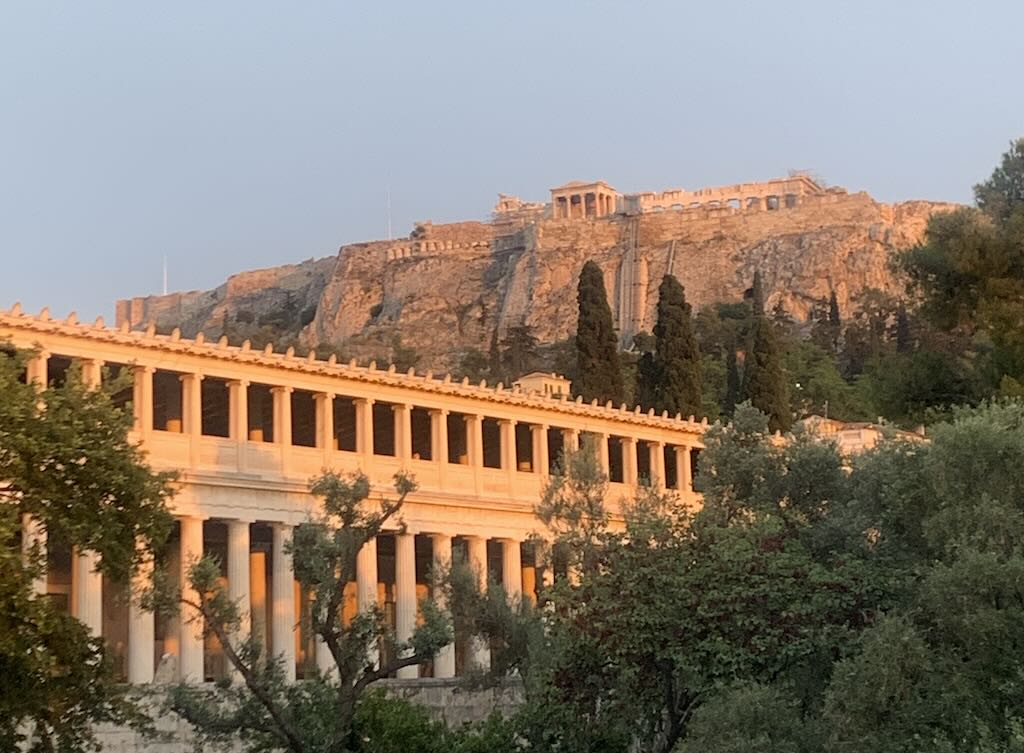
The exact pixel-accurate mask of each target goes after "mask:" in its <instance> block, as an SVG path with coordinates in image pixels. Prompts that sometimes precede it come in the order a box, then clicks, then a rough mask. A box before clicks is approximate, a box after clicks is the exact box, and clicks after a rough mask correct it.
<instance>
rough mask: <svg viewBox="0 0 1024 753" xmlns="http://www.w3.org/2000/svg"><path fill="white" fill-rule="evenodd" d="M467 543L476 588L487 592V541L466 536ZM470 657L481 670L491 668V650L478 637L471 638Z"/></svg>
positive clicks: (479, 537)
mask: <svg viewBox="0 0 1024 753" xmlns="http://www.w3.org/2000/svg"><path fill="white" fill-rule="evenodd" d="M466 541H467V542H468V543H469V566H470V567H471V568H472V569H473V572H474V573H476V576H477V586H478V587H479V588H480V591H481V592H485V591H486V590H487V539H485V538H484V537H483V536H467V537H466ZM471 655H472V658H473V664H474V665H476V666H477V667H479V668H481V669H488V668H489V667H490V666H491V648H490V646H488V645H487V641H486V640H485V639H484V638H481V637H480V636H473V642H472V649H471Z"/></svg>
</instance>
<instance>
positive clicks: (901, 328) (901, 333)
mask: <svg viewBox="0 0 1024 753" xmlns="http://www.w3.org/2000/svg"><path fill="white" fill-rule="evenodd" d="M913 349H914V334H913V332H912V331H911V329H910V317H909V316H908V315H907V307H906V306H905V305H903V303H900V307H899V308H898V309H897V310H896V352H897V353H910V352H911V351H913Z"/></svg>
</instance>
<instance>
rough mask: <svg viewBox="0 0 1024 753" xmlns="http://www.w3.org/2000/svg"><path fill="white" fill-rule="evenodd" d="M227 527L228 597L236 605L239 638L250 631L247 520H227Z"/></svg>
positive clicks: (244, 637) (250, 609)
mask: <svg viewBox="0 0 1024 753" xmlns="http://www.w3.org/2000/svg"><path fill="white" fill-rule="evenodd" d="M227 529H228V562H227V565H228V598H229V599H231V601H233V602H234V603H235V604H236V605H237V606H238V613H239V617H240V618H241V619H240V623H239V636H238V637H239V639H241V640H245V639H246V638H248V636H249V633H250V632H251V631H252V603H251V594H252V586H251V582H250V563H249V521H248V520H229V521H228V523H227Z"/></svg>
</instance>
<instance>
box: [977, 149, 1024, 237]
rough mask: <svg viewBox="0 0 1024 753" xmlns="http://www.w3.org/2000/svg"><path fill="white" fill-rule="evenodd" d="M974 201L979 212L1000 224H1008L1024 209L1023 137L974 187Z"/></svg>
mask: <svg viewBox="0 0 1024 753" xmlns="http://www.w3.org/2000/svg"><path fill="white" fill-rule="evenodd" d="M974 200H975V202H976V203H977V205H978V209H980V210H981V211H983V212H984V213H985V214H987V215H988V216H989V217H992V218H993V219H995V220H996V221H997V222H1006V221H1007V220H1009V219H1010V215H1012V214H1013V213H1014V211H1016V210H1017V209H1018V208H1019V207H1021V206H1024V138H1020V139H1017V140H1015V141H1011V142H1010V149H1009V151H1007V152H1005V153H1004V154H1003V158H1002V161H1001V162H1000V164H999V167H997V168H996V169H995V170H994V171H993V172H992V175H991V176H990V177H989V179H988V180H986V181H985V182H984V183H979V184H978V185H976V186H975V187H974Z"/></svg>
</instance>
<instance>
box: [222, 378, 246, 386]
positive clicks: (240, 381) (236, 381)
mask: <svg viewBox="0 0 1024 753" xmlns="http://www.w3.org/2000/svg"><path fill="white" fill-rule="evenodd" d="M250 384H252V382H250V381H249V380H248V379H229V380H227V385H228V387H248V386H249V385H250Z"/></svg>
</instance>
